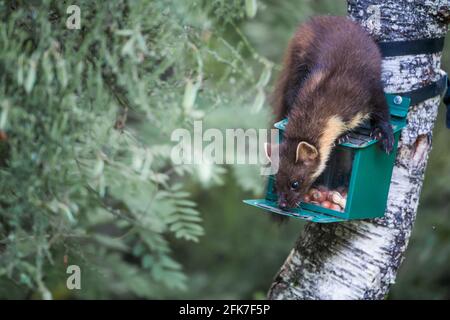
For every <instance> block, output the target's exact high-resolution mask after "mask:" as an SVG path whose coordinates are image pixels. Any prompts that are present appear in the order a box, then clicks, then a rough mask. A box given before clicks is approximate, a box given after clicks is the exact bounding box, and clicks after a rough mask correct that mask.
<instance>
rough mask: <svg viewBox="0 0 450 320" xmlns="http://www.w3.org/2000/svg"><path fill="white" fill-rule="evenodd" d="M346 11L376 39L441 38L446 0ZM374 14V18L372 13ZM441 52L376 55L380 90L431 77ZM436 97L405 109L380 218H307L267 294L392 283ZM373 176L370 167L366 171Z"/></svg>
mask: <svg viewBox="0 0 450 320" xmlns="http://www.w3.org/2000/svg"><path fill="white" fill-rule="evenodd" d="M348 13H349V16H350V17H351V18H352V19H354V20H356V21H358V22H359V23H360V24H361V25H362V26H364V27H365V28H366V29H367V30H368V31H369V32H370V33H371V34H372V35H373V37H374V38H375V39H376V40H377V41H396V40H414V39H421V38H435V37H442V36H445V34H446V32H447V23H448V22H449V15H450V3H449V1H448V0H422V1H420V0H415V1H412V0H349V1H348ZM377 15H378V16H377ZM440 66H441V54H431V55H424V54H421V55H415V56H400V57H390V58H385V59H384V60H383V79H382V80H383V83H384V85H385V91H386V92H406V91H410V90H413V89H417V88H420V87H422V86H424V85H427V84H429V83H430V82H431V81H435V80H437V79H439V78H440V77H441V76H442V74H443V73H444V72H443V71H442V70H441V69H440ZM439 101H440V98H439V97H435V98H432V99H429V100H427V101H425V102H423V103H420V104H418V105H414V106H411V107H410V111H409V114H408V126H407V127H406V128H405V129H404V130H403V132H402V135H401V141H400V143H399V149H398V154H397V158H396V163H395V168H394V171H393V176H392V182H391V187H390V192H389V199H388V205H387V209H386V214H385V217H384V218H381V219H375V220H367V221H353V222H345V223H333V224H314V223H308V224H307V225H306V227H305V229H304V230H303V232H302V234H301V236H300V238H299V239H298V241H297V243H296V245H295V247H294V248H293V249H292V251H291V253H290V255H289V256H288V258H287V259H286V261H285V262H284V264H283V266H282V267H281V269H280V271H279V272H278V274H277V275H276V277H275V279H274V282H273V284H272V286H271V288H270V290H269V293H268V298H269V299H383V298H384V297H385V296H386V294H387V293H388V290H389V287H390V285H392V284H393V283H394V282H395V277H396V274H397V271H398V268H399V266H400V264H401V262H402V260H403V255H404V252H405V250H406V248H407V245H408V240H409V237H410V234H411V230H412V227H413V224H414V221H415V218H416V212H417V206H418V200H419V195H420V191H421V188H422V182H423V178H424V172H425V167H426V164H427V160H428V154H429V152H430V149H431V137H432V129H433V126H434V122H435V119H436V115H437V110H438V105H439ZM374 174H375V173H374Z"/></svg>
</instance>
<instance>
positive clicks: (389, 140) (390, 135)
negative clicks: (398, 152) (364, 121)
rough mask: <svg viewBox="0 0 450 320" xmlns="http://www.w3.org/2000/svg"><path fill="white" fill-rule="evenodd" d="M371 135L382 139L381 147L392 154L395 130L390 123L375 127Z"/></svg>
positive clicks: (379, 139)
mask: <svg viewBox="0 0 450 320" xmlns="http://www.w3.org/2000/svg"><path fill="white" fill-rule="evenodd" d="M370 137H371V138H373V139H377V140H378V141H380V147H381V149H382V150H383V151H384V152H386V153H387V154H390V153H391V152H392V149H394V132H393V131H392V127H391V126H390V125H386V126H380V127H375V128H374V129H373V130H372V132H371V134H370Z"/></svg>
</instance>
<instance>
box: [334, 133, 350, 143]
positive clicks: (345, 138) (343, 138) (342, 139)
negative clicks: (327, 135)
mask: <svg viewBox="0 0 450 320" xmlns="http://www.w3.org/2000/svg"><path fill="white" fill-rule="evenodd" d="M348 140H349V136H348V134H344V135H343V136H340V137H339V138H338V139H337V141H336V145H338V144H341V143H346V142H348Z"/></svg>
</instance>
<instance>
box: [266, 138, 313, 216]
mask: <svg viewBox="0 0 450 320" xmlns="http://www.w3.org/2000/svg"><path fill="white" fill-rule="evenodd" d="M274 152H278V155H279V156H278V159H279V164H278V173H277V174H276V179H275V180H276V182H275V188H276V192H277V195H278V205H279V206H280V208H282V209H287V208H295V207H297V206H298V205H299V203H300V201H301V200H302V198H303V196H304V195H305V194H306V193H307V191H308V189H309V188H310V187H311V184H312V183H313V182H314V181H315V179H316V178H317V176H318V173H320V171H321V168H320V166H321V164H320V160H319V158H320V157H319V151H318V150H317V148H316V147H315V146H313V145H312V144H310V143H308V142H306V141H294V140H291V139H289V138H288V139H284V140H283V142H282V143H281V144H280V145H272V146H271V145H270V144H267V145H266V155H267V156H268V158H269V159H270V160H271V159H274V160H275V159H277V158H276V157H272V155H273V153H274ZM271 161H272V160H271Z"/></svg>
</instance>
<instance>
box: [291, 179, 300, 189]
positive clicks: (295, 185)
mask: <svg viewBox="0 0 450 320" xmlns="http://www.w3.org/2000/svg"><path fill="white" fill-rule="evenodd" d="M298 187H300V183H299V182H298V181H293V182H292V183H291V189H292V190H297V189H298Z"/></svg>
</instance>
